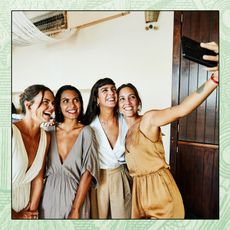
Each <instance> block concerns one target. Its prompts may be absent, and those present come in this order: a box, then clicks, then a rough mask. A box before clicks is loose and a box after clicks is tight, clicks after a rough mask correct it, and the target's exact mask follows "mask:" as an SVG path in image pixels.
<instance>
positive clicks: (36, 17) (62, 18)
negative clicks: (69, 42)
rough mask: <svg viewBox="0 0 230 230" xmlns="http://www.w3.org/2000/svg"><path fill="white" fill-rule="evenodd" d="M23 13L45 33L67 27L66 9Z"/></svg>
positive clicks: (51, 32)
mask: <svg viewBox="0 0 230 230" xmlns="http://www.w3.org/2000/svg"><path fill="white" fill-rule="evenodd" d="M25 15H26V16H27V17H28V18H29V19H30V21H31V22H32V23H33V24H34V25H35V26H36V27H37V28H38V29H39V30H40V31H42V32H44V33H46V34H53V33H55V32H60V31H61V30H63V29H67V12H66V11H30V12H29V11H27V12H26V11H25Z"/></svg>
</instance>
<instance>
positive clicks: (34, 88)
mask: <svg viewBox="0 0 230 230" xmlns="http://www.w3.org/2000/svg"><path fill="white" fill-rule="evenodd" d="M45 91H49V92H51V93H52V94H53V92H52V90H51V89H49V88H48V87H46V86H44V85H31V86H29V87H27V88H26V89H25V90H24V92H23V93H22V94H20V96H19V101H20V105H21V108H22V113H23V114H25V113H26V108H25V104H24V102H25V101H29V102H30V103H31V104H33V103H34V100H33V99H34V97H35V96H37V95H38V94H39V93H40V92H42V99H41V102H40V104H39V107H40V105H41V103H42V100H43V97H44V92H45ZM53 96H54V94H53Z"/></svg>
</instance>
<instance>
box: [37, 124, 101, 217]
mask: <svg viewBox="0 0 230 230" xmlns="http://www.w3.org/2000/svg"><path fill="white" fill-rule="evenodd" d="M51 135H52V139H51V146H50V151H49V154H48V160H47V169H46V182H45V187H44V192H43V198H42V201H41V205H40V212H39V213H40V218H45V219H47V218H50V219H53V218H58V219H66V218H68V215H69V213H70V211H71V207H72V204H73V201H74V199H75V195H76V191H77V189H78V186H79V183H80V179H81V176H82V174H83V173H84V172H85V170H88V171H89V172H90V173H91V175H92V176H93V180H92V185H94V186H96V184H97V181H98V174H99V168H98V156H97V148H96V140H95V136H94V133H93V130H92V129H91V128H90V127H89V126H85V127H84V128H83V129H82V130H81V132H80V133H79V136H78V138H77V140H76V142H75V144H74V146H73V147H72V149H71V151H70V153H69V154H68V156H67V158H66V159H65V160H64V162H63V163H61V160H60V157H59V154H58V148H57V142H56V135H55V131H52V132H51ZM80 217H81V218H89V217H90V195H89V193H88V194H87V197H86V199H85V201H84V204H83V205H82V208H81V212H80Z"/></svg>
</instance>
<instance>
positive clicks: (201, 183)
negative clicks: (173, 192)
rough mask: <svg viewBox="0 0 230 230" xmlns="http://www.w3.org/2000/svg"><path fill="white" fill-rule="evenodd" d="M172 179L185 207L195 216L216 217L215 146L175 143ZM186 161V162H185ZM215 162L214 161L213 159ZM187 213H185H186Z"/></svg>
mask: <svg viewBox="0 0 230 230" xmlns="http://www.w3.org/2000/svg"><path fill="white" fill-rule="evenodd" d="M178 150H179V152H180V157H179V158H178V159H177V160H178V162H177V164H178V165H179V170H177V172H176V178H178V179H177V180H176V182H177V184H178V187H179V189H180V191H181V194H182V197H183V201H184V204H185V207H186V209H187V210H189V212H191V210H192V212H193V214H195V215H196V217H197V218H218V212H219V209H218V204H219V200H218V199H216V198H217V195H218V186H219V184H218V183H215V182H216V181H215V180H216V179H217V181H218V164H217V163H215V162H216V159H217V158H218V149H217V148H216V146H211V145H208V146H206V147H204V146H203V145H201V144H197V145H195V144H191V145H188V144H187V143H186V142H179V143H178ZM188 162H189V164H188ZM217 162H218V161H217ZM186 215H188V213H186Z"/></svg>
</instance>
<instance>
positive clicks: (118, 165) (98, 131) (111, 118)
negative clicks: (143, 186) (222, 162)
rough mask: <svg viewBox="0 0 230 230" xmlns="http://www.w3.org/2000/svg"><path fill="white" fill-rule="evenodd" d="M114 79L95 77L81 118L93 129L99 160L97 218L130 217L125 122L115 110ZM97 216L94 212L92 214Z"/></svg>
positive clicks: (115, 93)
mask: <svg viewBox="0 0 230 230" xmlns="http://www.w3.org/2000/svg"><path fill="white" fill-rule="evenodd" d="M116 111H117V92H116V86H115V83H114V82H113V80H111V79H110V78H103V79H100V80H98V81H97V82H96V83H95V84H94V86H93V87H92V89H91V94H90V98H89V103H88V107H87V110H86V114H85V118H84V122H85V124H86V125H88V124H90V126H91V127H92V128H93V129H94V131H95V136H96V139H97V142H98V153H99V162H100V179H99V186H98V188H97V190H96V193H97V204H98V217H99V218H103V219H105V218H126V219H127V218H130V215H131V188H130V182H129V175H128V173H127V169H126V162H125V159H124V152H125V148H124V142H125V135H126V131H127V128H126V125H125V123H124V120H123V119H122V117H121V116H120V117H119V116H118V114H117V112H116ZM93 217H96V216H93Z"/></svg>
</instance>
